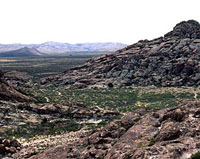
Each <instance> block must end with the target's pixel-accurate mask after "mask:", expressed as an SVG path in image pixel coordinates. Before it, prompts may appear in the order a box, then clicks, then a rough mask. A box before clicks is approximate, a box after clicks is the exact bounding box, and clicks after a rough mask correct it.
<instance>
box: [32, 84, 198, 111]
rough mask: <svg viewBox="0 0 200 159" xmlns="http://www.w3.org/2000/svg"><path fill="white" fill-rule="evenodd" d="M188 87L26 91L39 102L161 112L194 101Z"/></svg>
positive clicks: (43, 89)
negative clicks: (181, 103) (187, 101)
mask: <svg viewBox="0 0 200 159" xmlns="http://www.w3.org/2000/svg"><path fill="white" fill-rule="evenodd" d="M190 89H192V88H187V89H185V91H182V90H183V89H182V88H174V89H172V88H167V87H166V88H162V92H160V90H161V88H156V87H152V88H148V87H135V88H113V89H66V87H65V86H49V87H45V88H44V87H39V86H37V87H34V88H30V89H29V90H28V91H29V92H30V93H31V94H34V95H35V97H36V98H37V99H38V100H39V102H41V103H45V102H47V99H48V101H49V102H50V103H54V102H56V103H61V104H66V103H70V102H73V103H74V102H78V103H82V104H84V105H86V106H88V107H94V106H98V107H101V108H103V109H110V110H117V111H119V112H130V111H134V110H136V109H138V108H146V109H161V108H166V107H171V106H176V105H177V104H178V102H180V101H182V100H191V99H194V94H193V93H192V91H191V90H190Z"/></svg>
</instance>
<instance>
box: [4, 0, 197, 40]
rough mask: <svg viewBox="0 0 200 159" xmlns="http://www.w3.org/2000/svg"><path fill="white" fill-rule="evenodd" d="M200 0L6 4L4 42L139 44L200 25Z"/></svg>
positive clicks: (23, 0)
mask: <svg viewBox="0 0 200 159" xmlns="http://www.w3.org/2000/svg"><path fill="white" fill-rule="evenodd" d="M199 4H200V2H199V0H0V43H2V44H10V43H24V44H31V43H42V42H46V41H55V42H63V43H86V42H121V43H125V44H133V43H135V42H137V41H139V40H142V39H149V40H150V39H154V38H157V37H160V36H163V35H164V34H165V33H167V32H169V31H171V30H172V29H173V27H174V26H175V25H176V24H177V23H179V22H180V21H183V20H189V19H194V20H197V21H199V22H200V11H199Z"/></svg>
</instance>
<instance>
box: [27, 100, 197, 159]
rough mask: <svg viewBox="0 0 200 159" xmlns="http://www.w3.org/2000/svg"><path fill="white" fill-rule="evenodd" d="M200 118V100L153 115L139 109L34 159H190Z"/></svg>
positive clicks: (33, 158) (195, 146)
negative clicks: (76, 140)
mask: <svg viewBox="0 0 200 159" xmlns="http://www.w3.org/2000/svg"><path fill="white" fill-rule="evenodd" d="M199 118H200V101H191V102H183V103H181V104H180V105H178V106H177V107H173V108H167V109H163V110H158V111H153V112H147V111H145V110H144V109H139V110H137V111H136V112H134V113H129V114H127V115H126V116H124V117H123V118H122V119H121V120H118V121H113V122H111V123H109V124H108V125H106V126H105V127H104V128H101V129H99V130H95V131H94V132H92V133H91V134H89V135H88V136H87V137H84V138H83V139H81V140H80V141H78V142H74V143H70V144H68V145H61V146H57V147H55V148H52V149H49V150H47V151H45V152H44V153H42V154H39V155H36V156H34V157H32V158H31V159H38V158H41V159H55V158H57V157H58V156H59V159H66V158H71V159H77V158H79V159H96V158H104V159H150V158H151V159H189V158H190V156H191V154H193V153H196V152H197V151H198V150H199V148H200V120H199Z"/></svg>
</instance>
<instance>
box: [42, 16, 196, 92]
mask: <svg viewBox="0 0 200 159" xmlns="http://www.w3.org/2000/svg"><path fill="white" fill-rule="evenodd" d="M40 83H41V84H55V85H59V84H65V85H70V87H74V88H86V87H121V86H131V85H139V86H147V85H158V86H181V85H190V86H192V85H199V84H200V24H199V23H198V22H196V21H194V20H189V21H184V22H181V23H179V24H177V25H176V26H175V27H174V29H173V30H172V31H171V32H169V33H167V34H165V36H164V37H160V38H157V39H153V40H150V41H149V40H142V41H139V42H137V43H135V44H133V45H130V46H127V47H126V48H124V49H121V50H118V51H116V52H114V53H111V54H104V55H102V56H100V57H96V58H92V59H90V60H88V61H87V63H85V64H84V65H82V66H78V67H75V68H71V69H69V70H67V71H65V72H64V73H62V74H59V75H57V76H51V77H48V78H43V79H41V80H40Z"/></svg>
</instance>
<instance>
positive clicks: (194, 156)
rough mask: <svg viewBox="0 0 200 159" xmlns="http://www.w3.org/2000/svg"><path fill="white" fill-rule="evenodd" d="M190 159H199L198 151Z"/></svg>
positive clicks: (199, 153) (199, 152)
mask: <svg viewBox="0 0 200 159" xmlns="http://www.w3.org/2000/svg"><path fill="white" fill-rule="evenodd" d="M191 159H200V151H198V152H196V153H194V154H192V156H191Z"/></svg>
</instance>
